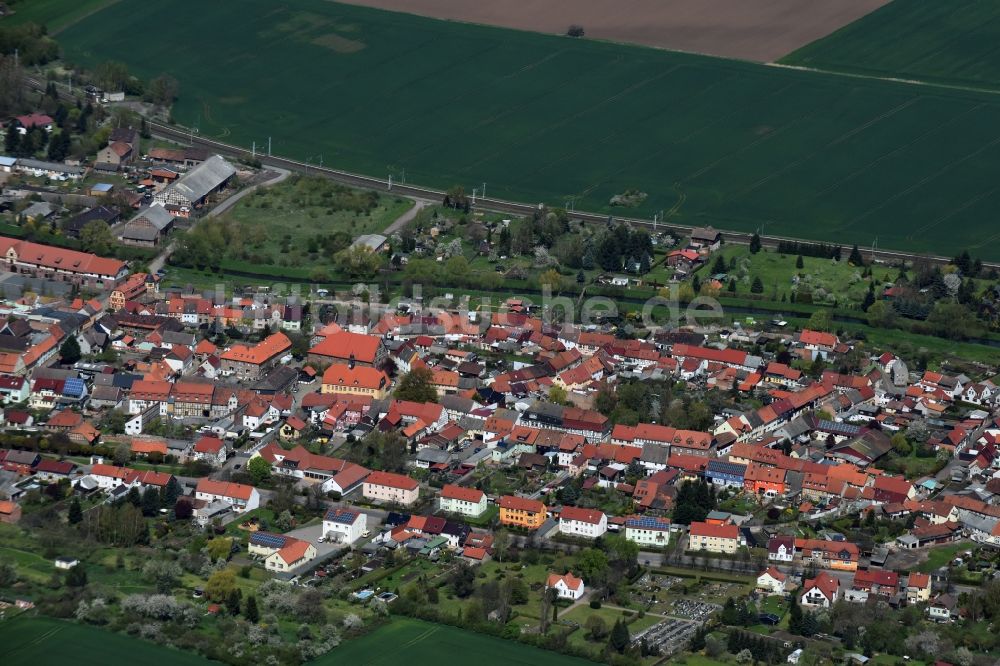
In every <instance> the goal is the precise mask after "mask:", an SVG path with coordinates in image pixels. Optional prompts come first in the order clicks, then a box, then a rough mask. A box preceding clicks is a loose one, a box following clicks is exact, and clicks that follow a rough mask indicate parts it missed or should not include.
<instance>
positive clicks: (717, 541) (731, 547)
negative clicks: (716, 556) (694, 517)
mask: <svg viewBox="0 0 1000 666" xmlns="http://www.w3.org/2000/svg"><path fill="white" fill-rule="evenodd" d="M739 545H740V528H738V527H737V526H736V525H709V524H708V523H701V522H694V523H691V528H690V531H689V532H688V544H687V550H689V551H697V550H704V551H706V552H709V553H735V552H736V550H737V549H738V548H739Z"/></svg>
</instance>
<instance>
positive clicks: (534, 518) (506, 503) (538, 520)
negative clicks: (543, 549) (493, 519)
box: [500, 495, 547, 530]
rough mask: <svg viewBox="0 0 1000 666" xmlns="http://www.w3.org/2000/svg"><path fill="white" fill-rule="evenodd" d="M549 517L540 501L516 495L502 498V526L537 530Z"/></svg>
mask: <svg viewBox="0 0 1000 666" xmlns="http://www.w3.org/2000/svg"><path fill="white" fill-rule="evenodd" d="M546 517H547V509H546V508H545V505H544V504H543V503H542V502H540V501H539V500H533V499H528V498H526V497H516V496H514V495H504V496H503V497H501V498H500V524H501V525H511V526H514V527H523V528H526V529H529V530H537V529H538V528H539V527H541V526H542V523H544V522H545V519H546Z"/></svg>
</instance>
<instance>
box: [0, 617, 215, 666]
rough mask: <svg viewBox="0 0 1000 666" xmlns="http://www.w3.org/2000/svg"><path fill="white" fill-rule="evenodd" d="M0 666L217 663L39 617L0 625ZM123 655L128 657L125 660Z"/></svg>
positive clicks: (184, 665) (203, 665)
mask: <svg viewBox="0 0 1000 666" xmlns="http://www.w3.org/2000/svg"><path fill="white" fill-rule="evenodd" d="M0 644H2V645H3V646H4V648H3V663H4V666H57V665H59V666H61V665H62V664H77V665H78V666H91V665H92V666H105V665H106V664H109V663H122V662H132V663H143V664H146V665H147V666H167V665H169V666H206V665H207V664H214V663H218V662H214V661H209V660H208V659H204V658H202V657H199V656H198V655H195V654H191V653H188V652H181V651H179V650H171V649H169V648H165V647H162V646H160V645H156V644H154V643H148V642H146V641H142V640H139V639H138V638H131V637H129V636H123V635H122V634H115V633H112V632H110V631H104V630H102V629H97V628H95V627H88V626H84V625H80V624H71V623H69V622H62V621H60V620H51V619H48V618H39V617H19V618H15V619H13V620H8V621H3V622H0ZM125 655H128V656H127V658H126V657H125Z"/></svg>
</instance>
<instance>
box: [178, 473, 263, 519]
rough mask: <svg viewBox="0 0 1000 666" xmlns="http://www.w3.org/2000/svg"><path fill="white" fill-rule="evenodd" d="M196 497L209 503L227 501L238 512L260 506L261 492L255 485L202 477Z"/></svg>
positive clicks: (196, 490)
mask: <svg viewBox="0 0 1000 666" xmlns="http://www.w3.org/2000/svg"><path fill="white" fill-rule="evenodd" d="M194 497H195V499H199V500H202V501H204V502H209V503H211V502H215V501H222V502H225V503H227V504H230V505H232V507H233V511H235V512H236V513H241V512H243V511H253V510H254V509H256V508H257V507H259V506H260V493H259V492H257V489H256V488H254V487H253V486H248V485H245V484H242V483H229V482H226V481H215V480H213V479H200V480H199V481H198V486H197V487H196V488H195V494H194Z"/></svg>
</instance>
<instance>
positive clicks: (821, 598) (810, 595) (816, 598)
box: [799, 571, 840, 608]
mask: <svg viewBox="0 0 1000 666" xmlns="http://www.w3.org/2000/svg"><path fill="white" fill-rule="evenodd" d="M839 598H840V581H839V580H837V579H836V578H834V577H833V576H831V575H830V574H828V573H827V572H825V571H821V572H819V575H817V576H816V577H815V578H810V579H808V580H806V582H805V584H804V585H803V586H802V595H801V596H800V597H799V604H800V605H802V606H803V607H805V608H829V607H830V606H833V604H834V603H836V601H837V599H839Z"/></svg>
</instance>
